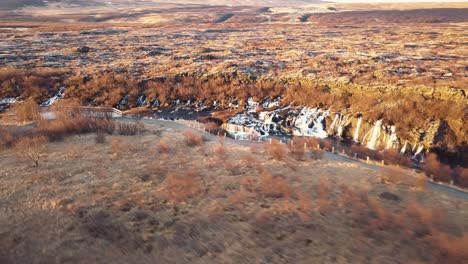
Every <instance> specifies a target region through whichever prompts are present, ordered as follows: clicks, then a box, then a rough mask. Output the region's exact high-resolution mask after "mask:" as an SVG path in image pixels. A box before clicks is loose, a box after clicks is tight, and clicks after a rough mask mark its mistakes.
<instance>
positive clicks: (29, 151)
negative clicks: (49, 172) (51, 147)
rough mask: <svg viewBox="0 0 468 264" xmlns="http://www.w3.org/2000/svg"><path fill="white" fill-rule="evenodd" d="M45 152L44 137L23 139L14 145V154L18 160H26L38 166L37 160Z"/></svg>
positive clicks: (45, 140)
mask: <svg viewBox="0 0 468 264" xmlns="http://www.w3.org/2000/svg"><path fill="white" fill-rule="evenodd" d="M46 151H47V138H46V137H40V136H37V137H25V138H22V139H20V140H19V141H18V142H17V143H16V144H15V154H16V156H17V157H19V158H23V159H28V160H31V161H33V162H34V163H35V165H36V167H38V166H39V160H40V159H41V158H42V157H43V156H44V155H45V153H46Z"/></svg>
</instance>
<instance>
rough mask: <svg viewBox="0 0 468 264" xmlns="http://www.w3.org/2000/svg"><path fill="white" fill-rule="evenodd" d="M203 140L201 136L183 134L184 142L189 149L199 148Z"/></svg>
mask: <svg viewBox="0 0 468 264" xmlns="http://www.w3.org/2000/svg"><path fill="white" fill-rule="evenodd" d="M204 141H205V140H204V138H203V136H202V135H200V134H198V133H195V132H193V131H186V132H184V142H185V144H186V145H187V146H189V147H196V146H201V145H203V143H204Z"/></svg>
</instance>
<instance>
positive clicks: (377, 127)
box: [367, 119, 382, 149]
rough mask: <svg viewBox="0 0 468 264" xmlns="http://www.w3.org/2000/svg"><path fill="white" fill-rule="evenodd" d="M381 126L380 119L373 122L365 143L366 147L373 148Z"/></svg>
mask: <svg viewBox="0 0 468 264" xmlns="http://www.w3.org/2000/svg"><path fill="white" fill-rule="evenodd" d="M381 126H382V119H380V120H378V121H377V122H375V125H374V127H373V128H372V130H371V131H372V133H371V137H370V139H369V142H368V143H367V147H368V148H370V149H375V147H376V144H377V140H378V139H379V136H380V129H381Z"/></svg>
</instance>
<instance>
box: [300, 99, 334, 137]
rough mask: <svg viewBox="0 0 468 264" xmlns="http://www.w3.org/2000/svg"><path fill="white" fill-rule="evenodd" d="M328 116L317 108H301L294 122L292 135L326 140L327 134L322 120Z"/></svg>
mask: <svg viewBox="0 0 468 264" xmlns="http://www.w3.org/2000/svg"><path fill="white" fill-rule="evenodd" d="M327 115H328V111H327V112H323V111H322V110H320V109H318V108H307V107H306V108H303V109H302V110H301V112H300V114H299V116H298V117H297V119H296V120H295V122H294V126H295V128H296V129H294V131H293V134H294V135H297V136H312V137H318V138H326V137H327V136H328V133H327V132H326V131H325V127H324V124H323V122H324V120H325V118H326V117H327Z"/></svg>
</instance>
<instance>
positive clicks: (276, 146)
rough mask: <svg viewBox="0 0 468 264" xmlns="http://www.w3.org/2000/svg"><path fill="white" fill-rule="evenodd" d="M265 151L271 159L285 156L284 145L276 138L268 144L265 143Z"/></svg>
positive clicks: (280, 158)
mask: <svg viewBox="0 0 468 264" xmlns="http://www.w3.org/2000/svg"><path fill="white" fill-rule="evenodd" d="M265 146H266V148H267V152H268V154H269V155H270V157H271V158H272V159H275V160H284V159H285V157H286V153H287V152H286V147H285V146H284V145H283V144H281V142H280V141H279V140H277V139H272V140H271V142H270V143H269V144H266V145H265Z"/></svg>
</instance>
